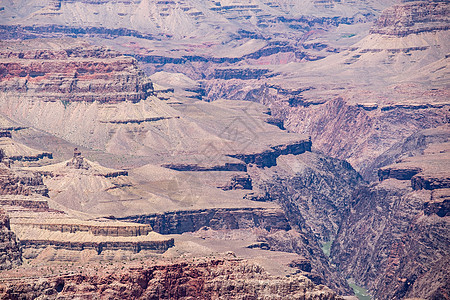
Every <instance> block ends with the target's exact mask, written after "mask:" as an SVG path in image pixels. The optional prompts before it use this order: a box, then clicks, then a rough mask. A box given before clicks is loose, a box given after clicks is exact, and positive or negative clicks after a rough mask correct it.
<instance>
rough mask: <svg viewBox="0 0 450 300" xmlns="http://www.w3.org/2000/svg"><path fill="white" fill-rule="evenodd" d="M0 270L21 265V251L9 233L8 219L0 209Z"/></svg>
mask: <svg viewBox="0 0 450 300" xmlns="http://www.w3.org/2000/svg"><path fill="white" fill-rule="evenodd" d="M0 243H1V244H0V245H1V246H0V252H1V254H0V270H5V269H10V268H13V267H17V266H18V265H20V264H21V263H22V249H21V247H20V243H19V242H18V241H17V238H16V235H15V234H14V233H13V232H12V231H11V228H10V224H9V217H8V215H7V214H6V213H5V211H4V210H3V209H0Z"/></svg>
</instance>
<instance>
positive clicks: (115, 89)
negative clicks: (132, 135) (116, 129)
mask: <svg viewBox="0 0 450 300" xmlns="http://www.w3.org/2000/svg"><path fill="white" fill-rule="evenodd" d="M30 43H31V44H32V45H33V46H30V45H29V44H30ZM68 45H70V46H68ZM1 48H2V50H1V53H0V74H1V75H0V91H2V92H14V93H17V92H19V93H23V94H24V95H26V96H28V97H33V98H34V99H43V100H44V101H61V102H62V103H64V105H67V104H68V103H70V102H76V101H88V102H93V101H99V102H108V103H116V102H120V101H132V102H138V101H139V100H142V99H145V98H147V97H148V96H149V95H150V94H151V93H152V85H151V82H149V81H148V80H147V79H146V77H144V76H143V73H142V71H139V69H138V68H137V65H136V61H135V60H134V59H132V58H130V57H124V56H121V55H119V54H118V53H115V52H112V51H110V50H107V49H104V48H95V47H90V46H89V45H87V44H85V43H80V42H77V41H75V40H71V41H64V42H62V43H58V42H54V41H53V42H46V41H43V40H41V41H37V40H34V41H31V42H30V41H23V42H2V45H1Z"/></svg>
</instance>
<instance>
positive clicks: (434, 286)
mask: <svg viewBox="0 0 450 300" xmlns="http://www.w3.org/2000/svg"><path fill="white" fill-rule="evenodd" d="M448 150H449V148H448V143H442V144H439V143H437V144H430V145H428V146H427V147H426V148H425V150H424V154H422V155H417V156H414V157H407V158H403V159H401V160H399V161H398V162H397V163H396V164H392V165H389V166H386V167H383V168H382V169H380V172H379V175H380V181H381V182H380V183H374V184H372V185H371V186H369V187H363V188H360V189H358V190H357V191H356V192H355V194H354V195H353V197H352V204H351V206H350V208H349V209H348V210H347V212H346V213H345V214H344V219H343V221H342V224H341V227H340V228H339V232H338V235H337V237H336V240H335V241H334V243H333V246H332V249H331V257H332V261H333V262H334V263H335V264H337V265H338V269H339V270H340V271H341V272H343V273H344V274H345V275H346V276H348V277H352V278H354V279H355V280H356V282H358V283H359V284H361V285H364V286H366V287H367V288H368V289H369V291H370V292H371V293H372V295H373V296H374V297H376V298H377V299H403V298H412V297H418V298H424V299H447V298H448V296H449V292H450V290H449V287H448V282H449V280H450V278H449V273H448V265H449V262H450V261H449V253H450V247H449V245H450V243H449V238H448V237H449V234H450V232H449V230H450V226H449V215H450V214H449V213H450V211H449V188H448V182H449V173H448V171H447V170H448V165H449V157H448ZM424 178H426V179H424ZM419 182H420V184H419ZM431 278H432V279H431Z"/></svg>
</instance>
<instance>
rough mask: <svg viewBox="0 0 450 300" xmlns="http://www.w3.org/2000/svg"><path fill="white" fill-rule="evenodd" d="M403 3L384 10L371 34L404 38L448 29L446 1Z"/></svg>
mask: <svg viewBox="0 0 450 300" xmlns="http://www.w3.org/2000/svg"><path fill="white" fill-rule="evenodd" d="M404 2H406V3H402V4H397V5H395V6H393V7H390V8H388V9H386V10H385V11H384V12H383V13H382V14H381V16H380V17H379V18H378V20H377V21H376V22H375V26H374V27H373V28H372V30H371V33H378V34H386V35H392V36H406V35H409V34H413V33H414V34H417V33H422V32H432V31H439V30H448V29H450V26H449V25H448V22H449V6H448V1H413V2H407V1H404Z"/></svg>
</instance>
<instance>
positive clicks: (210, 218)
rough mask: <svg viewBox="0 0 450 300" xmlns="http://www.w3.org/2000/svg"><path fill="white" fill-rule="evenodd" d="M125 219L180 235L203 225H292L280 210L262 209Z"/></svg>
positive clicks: (280, 227) (273, 227)
mask: <svg viewBox="0 0 450 300" xmlns="http://www.w3.org/2000/svg"><path fill="white" fill-rule="evenodd" d="M119 220H122V221H132V222H136V223H143V224H150V226H151V227H152V228H153V230H154V231H156V232H158V233H162V234H181V233H183V232H193V231H197V230H199V229H200V228H202V227H205V226H207V227H210V228H211V229H215V230H218V229H230V230H231V229H244V228H254V227H258V228H264V229H266V230H268V231H270V230H289V229H290V225H289V222H288V220H287V219H286V216H285V215H284V213H283V211H282V210H280V209H263V208H230V209H227V208H217V209H204V210H196V211H178V212H167V213H164V214H153V215H141V216H130V217H125V218H119Z"/></svg>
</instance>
